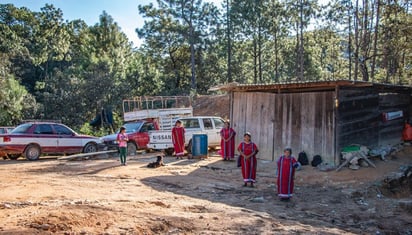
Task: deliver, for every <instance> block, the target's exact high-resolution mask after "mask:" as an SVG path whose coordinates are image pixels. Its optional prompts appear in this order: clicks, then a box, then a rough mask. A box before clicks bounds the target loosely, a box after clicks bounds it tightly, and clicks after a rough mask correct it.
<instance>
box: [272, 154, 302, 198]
mask: <svg viewBox="0 0 412 235" xmlns="http://www.w3.org/2000/svg"><path fill="white" fill-rule="evenodd" d="M277 164H278V182H277V184H278V196H279V197H280V198H291V197H292V196H293V187H294V176H295V168H296V167H297V166H298V162H297V161H296V159H295V158H294V157H293V156H290V157H285V156H284V155H282V156H281V157H280V158H279V160H278V162H277Z"/></svg>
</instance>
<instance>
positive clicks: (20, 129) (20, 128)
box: [11, 123, 33, 134]
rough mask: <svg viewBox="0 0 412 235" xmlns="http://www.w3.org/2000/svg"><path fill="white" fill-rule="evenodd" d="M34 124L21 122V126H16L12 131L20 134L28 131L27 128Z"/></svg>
mask: <svg viewBox="0 0 412 235" xmlns="http://www.w3.org/2000/svg"><path fill="white" fill-rule="evenodd" d="M31 126H33V124H32V123H25V124H21V125H20V126H18V127H16V128H14V129H13V130H12V131H11V133H12V134H18V133H26V132H27V130H28V129H29V128H30V127H31Z"/></svg>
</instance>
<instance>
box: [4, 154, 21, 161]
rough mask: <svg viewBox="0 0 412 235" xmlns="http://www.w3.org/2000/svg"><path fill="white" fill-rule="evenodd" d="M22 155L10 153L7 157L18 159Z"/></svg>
mask: <svg viewBox="0 0 412 235" xmlns="http://www.w3.org/2000/svg"><path fill="white" fill-rule="evenodd" d="M20 156H21V155H20V154H8V155H7V157H8V158H9V159H10V160H17V158H19V157H20Z"/></svg>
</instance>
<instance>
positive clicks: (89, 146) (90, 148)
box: [83, 143, 97, 153]
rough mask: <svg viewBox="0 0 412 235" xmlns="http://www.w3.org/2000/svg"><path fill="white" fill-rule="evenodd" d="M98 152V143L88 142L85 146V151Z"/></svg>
mask: <svg viewBox="0 0 412 235" xmlns="http://www.w3.org/2000/svg"><path fill="white" fill-rule="evenodd" d="M94 152H97V145H96V144H94V143H87V144H86V146H84V148H83V153H94Z"/></svg>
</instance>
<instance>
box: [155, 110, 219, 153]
mask: <svg viewBox="0 0 412 235" xmlns="http://www.w3.org/2000/svg"><path fill="white" fill-rule="evenodd" d="M179 120H180V121H181V122H182V126H183V127H184V128H185V146H186V149H187V151H188V152H191V149H192V136H193V134H206V135H207V139H208V147H209V148H216V147H220V139H221V138H220V130H221V129H222V128H223V126H224V120H223V119H222V118H220V117H212V116H194V117H184V118H180V119H179ZM149 137H150V142H149V144H148V145H147V147H148V148H151V149H154V150H164V151H165V152H166V153H167V154H171V153H173V143H172V132H171V130H160V131H150V132H149Z"/></svg>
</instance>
